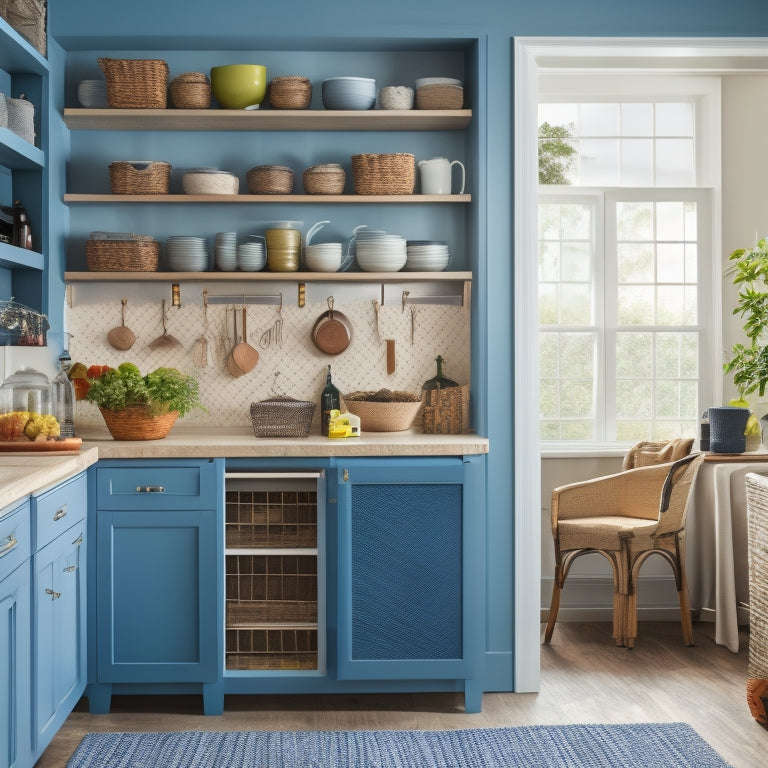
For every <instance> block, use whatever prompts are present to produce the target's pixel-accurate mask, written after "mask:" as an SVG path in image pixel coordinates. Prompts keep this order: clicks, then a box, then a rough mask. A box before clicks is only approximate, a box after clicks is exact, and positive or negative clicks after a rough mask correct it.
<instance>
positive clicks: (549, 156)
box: [539, 122, 576, 184]
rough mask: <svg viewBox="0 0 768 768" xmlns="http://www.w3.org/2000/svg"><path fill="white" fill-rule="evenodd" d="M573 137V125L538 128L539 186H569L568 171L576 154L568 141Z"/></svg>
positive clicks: (543, 125) (547, 124)
mask: <svg viewBox="0 0 768 768" xmlns="http://www.w3.org/2000/svg"><path fill="white" fill-rule="evenodd" d="M572 135H573V125H568V126H565V125H550V124H549V123H547V122H543V123H542V124H541V125H540V126H539V184H570V183H571V182H570V180H569V179H568V171H569V169H570V167H571V163H572V162H573V157H574V155H575V154H576V148H575V147H574V146H573V144H571V143H570V142H569V141H568V139H570V138H571V137H572Z"/></svg>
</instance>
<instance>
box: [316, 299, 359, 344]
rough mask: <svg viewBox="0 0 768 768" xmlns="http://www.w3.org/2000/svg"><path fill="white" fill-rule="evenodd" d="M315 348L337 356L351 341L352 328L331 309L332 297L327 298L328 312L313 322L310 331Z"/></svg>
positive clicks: (346, 320) (339, 314) (339, 313)
mask: <svg viewBox="0 0 768 768" xmlns="http://www.w3.org/2000/svg"><path fill="white" fill-rule="evenodd" d="M312 341H314V343H315V346H316V347H317V348H318V349H319V350H320V351H321V352H325V353H326V354H328V355H338V354H339V353H341V352H343V351H344V350H345V349H346V348H347V347H348V346H349V344H350V342H351V341H352V326H351V324H350V322H349V320H348V319H347V318H346V317H345V316H344V315H343V314H342V313H341V312H337V311H336V310H334V308H333V296H329V297H328V310H327V311H326V312H323V314H322V315H320V317H319V318H318V319H317V321H316V322H315V326H314V328H313V329H312Z"/></svg>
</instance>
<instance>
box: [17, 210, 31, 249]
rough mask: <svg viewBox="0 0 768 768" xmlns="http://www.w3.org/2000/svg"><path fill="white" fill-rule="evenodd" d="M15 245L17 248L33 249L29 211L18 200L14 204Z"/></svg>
mask: <svg viewBox="0 0 768 768" xmlns="http://www.w3.org/2000/svg"><path fill="white" fill-rule="evenodd" d="M13 244H14V245H15V246H16V247H17V248H26V249H27V250H31V249H32V228H31V227H30V226H29V219H28V218H27V211H26V209H25V208H24V207H23V206H22V204H21V203H20V202H19V201H18V200H17V201H16V202H15V203H14V204H13Z"/></svg>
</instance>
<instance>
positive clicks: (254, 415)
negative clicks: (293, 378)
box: [251, 397, 315, 437]
mask: <svg viewBox="0 0 768 768" xmlns="http://www.w3.org/2000/svg"><path fill="white" fill-rule="evenodd" d="M314 412H315V404H314V403H312V402H310V401H309V400H294V399H293V398H292V397H273V398H272V399H271V400H261V401H260V402H258V403H251V421H253V431H254V433H255V435H256V437H307V435H309V428H310V426H311V425H312V416H313V414H314Z"/></svg>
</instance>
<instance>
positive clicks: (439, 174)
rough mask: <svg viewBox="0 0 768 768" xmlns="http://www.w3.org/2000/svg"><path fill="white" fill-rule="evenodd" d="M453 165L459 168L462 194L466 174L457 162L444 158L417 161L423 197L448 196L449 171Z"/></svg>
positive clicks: (449, 191) (460, 192)
mask: <svg viewBox="0 0 768 768" xmlns="http://www.w3.org/2000/svg"><path fill="white" fill-rule="evenodd" d="M454 165H458V166H459V168H461V190H460V191H459V192H458V194H459V195H463V194H464V184H465V181H466V174H465V172H464V166H463V165H462V163H461V162H459V161H458V160H452V161H451V160H448V159H446V158H445V157H433V158H432V159H431V160H419V179H420V181H421V193H422V194H423V195H450V194H451V171H452V169H453V166H454Z"/></svg>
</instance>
